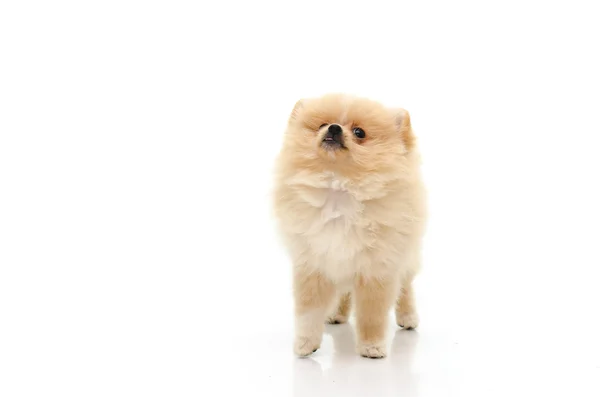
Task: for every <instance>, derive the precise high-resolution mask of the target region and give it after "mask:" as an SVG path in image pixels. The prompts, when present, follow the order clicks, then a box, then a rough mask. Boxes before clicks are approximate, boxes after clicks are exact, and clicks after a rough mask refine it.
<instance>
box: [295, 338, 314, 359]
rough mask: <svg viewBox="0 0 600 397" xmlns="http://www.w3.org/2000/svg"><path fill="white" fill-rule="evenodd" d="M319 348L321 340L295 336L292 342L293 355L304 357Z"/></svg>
mask: <svg viewBox="0 0 600 397" xmlns="http://www.w3.org/2000/svg"><path fill="white" fill-rule="evenodd" d="M319 347H321V338H319V337H305V336H297V337H296V339H295V340H294V353H296V354H297V355H298V356H300V357H306V356H308V355H311V354H313V353H314V352H316V351H317V350H318V349H319Z"/></svg>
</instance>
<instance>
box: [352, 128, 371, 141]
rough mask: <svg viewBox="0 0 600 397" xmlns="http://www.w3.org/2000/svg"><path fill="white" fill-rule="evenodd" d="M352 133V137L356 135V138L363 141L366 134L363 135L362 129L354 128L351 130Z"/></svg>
mask: <svg viewBox="0 0 600 397" xmlns="http://www.w3.org/2000/svg"><path fill="white" fill-rule="evenodd" d="M352 132H354V135H356V137H357V138H360V139H363V138H364V137H365V136H367V134H365V130H363V129H362V128H358V127H356V128H355V129H353V130H352Z"/></svg>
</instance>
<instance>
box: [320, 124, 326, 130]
mask: <svg viewBox="0 0 600 397" xmlns="http://www.w3.org/2000/svg"><path fill="white" fill-rule="evenodd" d="M326 125H327V123H325V124H321V126H320V127H319V129H321V128H323V127H325V126H326Z"/></svg>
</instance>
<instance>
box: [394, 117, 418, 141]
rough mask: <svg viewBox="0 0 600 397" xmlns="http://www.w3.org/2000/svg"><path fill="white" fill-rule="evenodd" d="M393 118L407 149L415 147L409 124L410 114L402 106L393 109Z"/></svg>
mask: <svg viewBox="0 0 600 397" xmlns="http://www.w3.org/2000/svg"><path fill="white" fill-rule="evenodd" d="M393 112H394V120H395V121H396V129H397V130H398V132H399V133H400V135H401V136H402V141H403V142H404V146H405V147H406V149H407V150H409V151H410V150H411V149H412V148H414V147H415V140H416V138H415V136H414V134H413V131H412V126H411V125H410V114H408V111H406V110H405V109H402V108H397V109H393Z"/></svg>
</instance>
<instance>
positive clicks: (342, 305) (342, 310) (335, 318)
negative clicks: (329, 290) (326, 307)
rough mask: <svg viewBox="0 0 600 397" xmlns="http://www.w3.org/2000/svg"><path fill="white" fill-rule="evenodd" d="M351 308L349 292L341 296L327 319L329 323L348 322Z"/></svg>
mask: <svg viewBox="0 0 600 397" xmlns="http://www.w3.org/2000/svg"><path fill="white" fill-rule="evenodd" d="M351 308H352V298H351V294H350V292H348V293H345V294H343V295H342V296H341V298H340V302H339V303H338V306H337V308H336V311H335V313H334V314H333V315H332V316H330V317H329V318H328V319H327V322H328V323H329V324H344V323H347V322H348V317H350V309H351Z"/></svg>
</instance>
